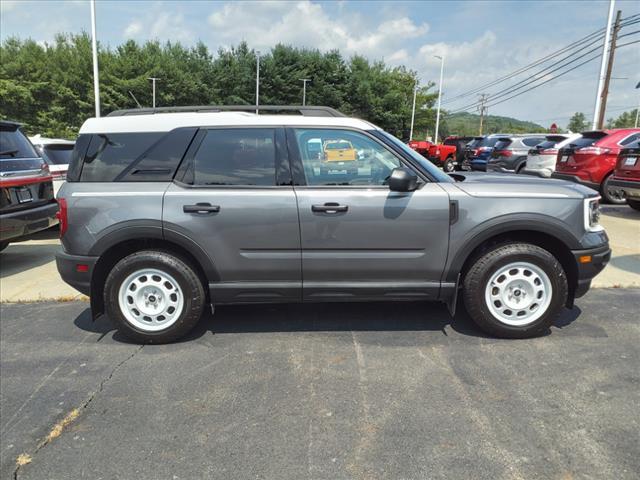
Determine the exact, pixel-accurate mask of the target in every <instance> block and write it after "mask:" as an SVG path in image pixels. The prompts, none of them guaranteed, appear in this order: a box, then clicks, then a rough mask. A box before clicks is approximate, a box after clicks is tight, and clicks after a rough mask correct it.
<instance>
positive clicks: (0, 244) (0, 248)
mask: <svg viewBox="0 0 640 480" xmlns="http://www.w3.org/2000/svg"><path fill="white" fill-rule="evenodd" d="M8 246H9V242H0V252H1V251H3V250H4V249H5V248H7V247H8Z"/></svg>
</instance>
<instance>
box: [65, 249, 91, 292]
mask: <svg viewBox="0 0 640 480" xmlns="http://www.w3.org/2000/svg"><path fill="white" fill-rule="evenodd" d="M97 261H98V257H88V256H85V255H69V254H68V253H66V252H64V251H62V250H60V251H59V252H58V253H56V266H57V267H58V273H59V274H60V276H61V277H62V280H64V281H65V282H66V283H68V284H69V285H71V286H72V287H73V288H75V289H76V290H78V291H79V292H81V293H83V294H85V295H87V296H90V295H91V277H92V275H93V269H94V268H95V266H96V262H97ZM79 265H83V266H84V265H86V267H82V268H80V270H83V271H78V270H79V268H78V266H79ZM85 268H86V271H84V270H85Z"/></svg>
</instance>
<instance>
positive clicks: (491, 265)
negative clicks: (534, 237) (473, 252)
mask: <svg viewBox="0 0 640 480" xmlns="http://www.w3.org/2000/svg"><path fill="white" fill-rule="evenodd" d="M567 295H568V286H567V276H566V274H565V272H564V269H563V268H562V265H560V262H558V260H557V259H556V258H555V257H554V256H553V255H551V253H549V252H548V251H546V250H544V249H542V248H540V247H538V246H536V245H531V244H528V243H509V244H505V245H501V246H498V247H496V248H494V249H493V250H491V251H489V252H487V253H484V254H483V255H481V256H480V257H479V258H477V259H476V260H475V262H474V263H473V264H472V265H471V268H469V270H468V271H467V273H466V275H465V277H464V283H463V298H464V304H465V307H466V309H467V311H468V312H469V315H470V316H471V318H472V319H473V321H474V322H475V323H476V324H477V325H478V326H479V327H480V328H482V329H483V330H484V331H486V332H488V333H490V334H492V335H495V336H497V337H503V338H530V337H535V336H538V335H540V334H542V333H544V332H546V331H547V330H548V329H549V327H550V326H551V325H552V324H553V321H554V320H555V318H556V316H557V315H558V313H559V312H560V311H561V309H562V308H563V306H564V305H565V303H566V300H567Z"/></svg>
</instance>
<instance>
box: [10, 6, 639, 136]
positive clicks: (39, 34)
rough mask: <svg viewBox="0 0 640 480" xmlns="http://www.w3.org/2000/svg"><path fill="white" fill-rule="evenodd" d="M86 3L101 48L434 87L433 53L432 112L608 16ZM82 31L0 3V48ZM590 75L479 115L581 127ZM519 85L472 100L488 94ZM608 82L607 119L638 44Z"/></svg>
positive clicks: (620, 103) (590, 99)
mask: <svg viewBox="0 0 640 480" xmlns="http://www.w3.org/2000/svg"><path fill="white" fill-rule="evenodd" d="M96 3H97V6H96V10H97V31H98V34H97V36H98V39H99V41H100V42H101V44H103V45H108V46H110V47H115V46H117V45H119V44H121V43H123V42H125V41H126V40H128V39H133V40H137V41H141V42H142V41H145V40H148V39H157V40H159V41H161V42H164V41H172V42H176V41H179V42H181V43H183V44H185V45H193V44H194V43H196V42H197V41H202V42H203V43H205V44H206V45H207V46H208V47H209V48H210V49H211V51H212V52H216V51H217V50H218V49H219V48H228V47H230V46H234V45H237V44H238V43H239V42H241V41H242V40H245V41H246V42H247V43H248V44H249V46H250V47H251V48H255V49H258V50H260V51H263V52H264V51H268V50H269V48H271V47H273V46H274V45H275V44H277V43H284V44H290V45H294V46H298V47H310V48H318V49H320V50H322V51H326V50H331V49H338V50H339V51H340V52H341V53H342V54H343V55H344V56H345V57H349V56H351V55H354V54H361V55H364V56H366V57H367V58H369V59H371V60H384V61H385V62H386V63H387V64H388V65H391V66H395V65H405V66H406V67H407V68H409V69H412V70H414V71H416V72H417V75H418V79H419V81H420V82H421V83H422V84H426V83H428V82H429V81H434V82H436V83H437V82H438V78H439V71H440V61H439V60H438V59H436V58H434V55H441V56H444V57H445V61H444V82H443V89H442V90H443V107H444V108H447V109H449V110H455V109H458V108H462V107H465V106H466V105H468V104H469V103H473V101H474V100H476V97H477V96H476V95H475V94H473V95H470V96H468V97H465V98H460V99H457V100H448V99H450V98H453V97H456V96H457V95H460V94H462V93H465V92H468V91H469V90H472V89H475V88H478V87H480V86H482V85H484V84H486V83H489V82H492V81H493V80H495V79H497V78H500V77H502V76H504V75H507V74H509V73H511V72H513V71H516V70H517V69H518V68H521V67H523V66H525V65H528V64H530V63H531V62H534V61H536V60H538V59H540V58H542V57H544V56H546V55H548V54H550V53H552V52H555V51H556V50H559V49H561V48H562V47H564V46H566V45H568V44H570V43H572V42H573V41H575V40H578V39H580V38H582V37H584V36H586V35H588V34H590V33H592V32H594V31H596V30H598V29H601V28H603V27H604V26H605V24H606V20H607V13H608V8H609V2H608V1H606V0H605V1H596V0H591V1H580V2H579V1H568V2H553V1H544V0H542V1H541V0H538V1H524V0H521V1H487V2H485V1H447V2H440V1H434V2H403V1H395V2H388V1H375V2H372V1H363V0H361V1H351V2H350V1H334V2H322V1H311V0H300V1H289V2H283V1H266V0H265V1H259V2H244V1H197V0H191V1H181V2H178V1H153V0H147V1H126V0H120V1H116V0H97V2H96ZM616 9H620V10H622V17H623V18H625V17H628V16H630V15H634V14H640V2H639V1H636V0H633V1H627V0H617V2H616ZM638 30H640V23H638V24H636V25H633V26H629V27H626V28H625V29H624V30H623V31H622V32H621V34H624V33H631V32H634V31H638ZM82 31H86V32H90V31H91V23H90V6H89V2H88V1H86V0H66V1H62V0H59V1H58V0H48V1H30V0H0V40H4V39H6V38H7V37H10V36H18V37H21V38H32V39H34V40H36V41H38V42H42V43H46V42H51V40H52V39H53V37H54V35H55V34H56V33H59V32H71V33H79V32H82ZM634 39H640V34H635V35H634V36H631V37H629V38H627V39H625V41H630V40H634ZM620 43H622V40H621V42H620ZM590 48H593V47H590ZM586 58H589V57H585V59H586ZM578 63H579V62H578ZM599 71H600V61H599V60H595V61H593V62H590V63H588V64H586V65H584V66H582V67H580V68H578V69H576V70H575V71H574V72H571V73H569V74H567V75H566V76H563V77H561V78H558V79H551V81H550V82H549V83H547V84H546V85H544V86H543V87H540V88H538V89H535V90H532V91H531V92H528V93H525V94H524V95H521V96H518V97H516V98H514V99H512V100H509V101H506V102H504V103H501V104H499V105H495V106H493V107H491V108H490V109H489V113H490V114H496V115H507V116H512V117H515V118H519V119H522V120H531V121H535V122H537V123H540V124H542V125H550V124H551V123H552V122H557V123H558V124H560V125H566V123H567V121H568V119H569V117H570V116H571V115H572V114H573V113H574V112H577V111H581V112H584V113H585V114H586V115H587V118H591V117H592V115H593V109H594V102H595V97H596V89H597V81H598V76H599ZM533 72H535V70H532V71H529V72H527V75H528V74H531V73H533ZM524 76H525V75H522V76H518V77H515V78H514V79H512V80H510V81H508V82H504V83H500V84H499V85H496V86H494V87H490V88H486V89H482V90H481V91H482V92H486V93H489V94H491V93H494V94H495V92H497V91H498V90H500V89H504V88H506V87H508V86H509V85H510V83H509V82H513V81H517V80H520V79H522V78H523V77H524ZM612 76H613V78H614V79H613V80H612V81H611V87H610V94H609V101H608V106H607V115H606V117H607V118H610V117H615V116H618V115H619V114H620V113H622V112H623V111H625V110H631V109H633V108H636V106H637V105H638V102H639V100H640V89H637V90H636V89H635V88H634V87H635V86H636V84H638V82H639V81H640V43H638V44H635V45H630V46H627V47H624V48H621V49H620V50H619V51H617V52H616V57H615V63H614V68H613V75H612ZM548 78H551V77H548ZM295 81H297V79H296V80H295ZM309 88H313V85H312V84H311V85H310V86H309Z"/></svg>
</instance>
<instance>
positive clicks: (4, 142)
mask: <svg viewBox="0 0 640 480" xmlns="http://www.w3.org/2000/svg"><path fill="white" fill-rule="evenodd" d="M38 157H39V155H38V154H37V153H36V151H35V149H34V148H33V145H31V142H30V141H29V139H28V138H27V137H26V136H25V135H24V133H22V130H20V129H19V128H18V127H17V125H16V126H12V125H4V124H3V125H0V158H38Z"/></svg>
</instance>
